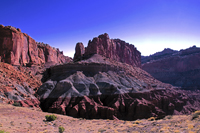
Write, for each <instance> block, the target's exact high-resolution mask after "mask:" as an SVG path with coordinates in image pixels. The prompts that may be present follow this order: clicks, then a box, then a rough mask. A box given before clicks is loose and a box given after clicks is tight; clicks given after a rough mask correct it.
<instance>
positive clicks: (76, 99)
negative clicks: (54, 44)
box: [0, 26, 200, 120]
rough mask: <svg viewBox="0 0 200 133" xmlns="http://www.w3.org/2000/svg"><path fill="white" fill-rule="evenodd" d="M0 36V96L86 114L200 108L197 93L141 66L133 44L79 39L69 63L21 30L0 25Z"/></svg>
mask: <svg viewBox="0 0 200 133" xmlns="http://www.w3.org/2000/svg"><path fill="white" fill-rule="evenodd" d="M0 35H1V36H0V45H1V47H2V49H1V51H0V55H1V56H0V57H1V61H2V62H1V65H0V68H1V69H0V78H1V82H0V83H1V84H0V85H1V88H0V90H1V91H0V101H8V103H13V102H18V103H20V105H21V106H31V107H38V106H40V108H41V109H42V110H43V111H45V112H52V113H59V114H63V115H70V116H73V117H83V118H88V119H93V118H103V119H124V120H135V119H142V118H149V117H152V116H153V117H157V118H163V117H164V116H166V115H169V114H170V115H173V114H190V113H191V112H193V111H195V110H198V109H200V106H199V105H200V98H199V95H200V94H199V92H196V93H192V92H190V91H184V90H180V89H178V88H176V87H174V86H172V85H170V84H165V83H162V82H160V81H158V80H156V79H155V78H153V77H152V76H151V75H150V74H148V73H147V72H146V71H144V70H142V69H141V68H140V66H141V65H140V64H141V61H140V57H141V56H140V52H139V51H137V50H136V48H135V47H134V46H133V45H130V44H128V43H126V42H124V41H121V40H119V39H109V37H108V35H107V34H103V35H100V36H99V37H96V38H94V39H93V40H92V41H89V44H88V46H87V47H86V48H84V46H83V44H82V43H78V44H77V46H76V48H75V49H76V53H75V57H74V62H69V63H68V61H66V60H65V57H64V56H63V55H62V53H61V52H59V50H57V49H53V48H51V47H50V46H48V45H44V44H42V45H41V44H39V43H36V42H35V41H34V40H33V39H32V38H31V37H29V36H28V35H27V34H24V33H21V31H20V30H19V29H16V28H13V27H10V26H6V27H4V26H1V28H0ZM47 47H48V48H47ZM59 54H60V56H59ZM62 59H64V61H63V60H62ZM67 59H68V58H67ZM4 62H6V63H4ZM7 63H9V64H7ZM60 63H61V64H60ZM26 66H28V67H26ZM47 67H50V68H47ZM41 81H42V82H43V83H42V82H41Z"/></svg>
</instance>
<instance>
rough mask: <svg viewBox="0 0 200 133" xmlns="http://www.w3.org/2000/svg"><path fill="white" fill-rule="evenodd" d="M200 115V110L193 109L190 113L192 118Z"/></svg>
mask: <svg viewBox="0 0 200 133" xmlns="http://www.w3.org/2000/svg"><path fill="white" fill-rule="evenodd" d="M199 115H200V110H199V111H195V112H194V113H193V114H192V120H194V119H196V118H198V117H199Z"/></svg>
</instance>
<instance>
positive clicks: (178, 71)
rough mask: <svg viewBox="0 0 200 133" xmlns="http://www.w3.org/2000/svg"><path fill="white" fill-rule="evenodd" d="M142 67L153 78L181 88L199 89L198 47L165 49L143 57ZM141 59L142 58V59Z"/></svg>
mask: <svg viewBox="0 0 200 133" xmlns="http://www.w3.org/2000/svg"><path fill="white" fill-rule="evenodd" d="M143 59H144V61H148V62H144V64H142V69H144V70H145V71H147V72H148V73H150V74H151V75H152V76H153V77H154V78H156V79H158V80H160V81H162V82H165V83H170V84H172V85H174V86H179V87H182V88H183V89H189V90H195V89H200V82H199V79H200V62H199V60H200V48H197V47H195V46H193V47H191V48H188V49H185V50H181V51H173V50H169V49H168V50H167V49H165V50H164V51H162V52H159V53H156V54H154V55H151V56H149V57H145V58H143ZM143 59H142V60H143Z"/></svg>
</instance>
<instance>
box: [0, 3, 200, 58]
mask: <svg viewBox="0 0 200 133" xmlns="http://www.w3.org/2000/svg"><path fill="white" fill-rule="evenodd" d="M199 7H200V0H1V5H0V12H1V16H0V24H3V25H4V26H8V25H11V26H14V27H16V28H20V29H21V31H22V32H24V33H27V34H28V35H30V36H31V37H32V38H33V39H35V40H36V41H37V42H44V43H47V44H49V45H51V46H52V47H56V48H59V49H60V50H61V51H63V52H64V54H65V55H67V56H70V57H73V55H74V52H75V46H76V43H77V42H83V44H84V46H85V47H86V46H87V44H88V41H89V40H92V39H93V38H94V37H97V36H99V35H100V34H103V33H108V34H109V37H110V38H112V39H114V38H119V39H121V40H124V41H126V42H128V43H130V44H133V45H134V46H135V47H136V48H137V49H138V50H139V51H140V52H141V54H142V55H145V56H147V55H151V54H154V53H155V52H158V51H162V50H163V49H164V48H171V49H174V50H180V49H185V48H189V47H191V46H193V45H196V46H197V47H200V8H199Z"/></svg>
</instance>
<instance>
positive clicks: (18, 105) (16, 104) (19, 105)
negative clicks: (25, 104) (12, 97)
mask: <svg viewBox="0 0 200 133" xmlns="http://www.w3.org/2000/svg"><path fill="white" fill-rule="evenodd" d="M12 105H13V106H17V107H21V106H22V105H21V104H20V103H18V102H14V103H13V104H12Z"/></svg>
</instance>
